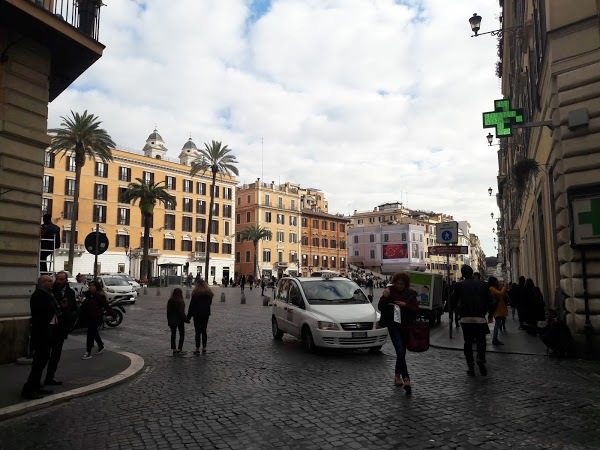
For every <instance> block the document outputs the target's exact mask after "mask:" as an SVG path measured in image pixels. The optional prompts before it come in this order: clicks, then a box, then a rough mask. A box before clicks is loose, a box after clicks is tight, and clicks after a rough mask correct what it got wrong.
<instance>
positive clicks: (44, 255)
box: [40, 214, 60, 273]
mask: <svg viewBox="0 0 600 450" xmlns="http://www.w3.org/2000/svg"><path fill="white" fill-rule="evenodd" d="M42 220H43V222H44V223H43V224H42V228H41V230H40V238H41V239H42V240H41V251H40V272H42V273H44V272H47V271H48V263H47V259H48V256H50V255H51V254H53V253H54V250H55V249H57V248H58V247H60V228H59V226H58V225H55V224H53V223H52V216H51V215H50V214H44V216H43V218H42Z"/></svg>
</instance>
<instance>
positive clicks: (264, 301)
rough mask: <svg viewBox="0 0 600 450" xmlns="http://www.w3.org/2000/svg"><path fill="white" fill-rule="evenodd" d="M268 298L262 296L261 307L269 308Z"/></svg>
mask: <svg viewBox="0 0 600 450" xmlns="http://www.w3.org/2000/svg"><path fill="white" fill-rule="evenodd" d="M269 300H270V299H269V297H267V296H266V295H263V306H269Z"/></svg>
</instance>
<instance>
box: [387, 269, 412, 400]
mask: <svg viewBox="0 0 600 450" xmlns="http://www.w3.org/2000/svg"><path fill="white" fill-rule="evenodd" d="M409 287H410V278H409V276H408V275H407V274H406V273H396V274H395V275H394V276H393V277H392V280H391V286H388V287H387V288H386V289H385V290H384V291H383V295H382V296H381V299H379V303H378V305H377V307H378V308H379V310H380V311H381V322H382V324H383V325H385V326H387V328H388V332H389V333H390V339H391V340H392V344H394V348H395V349H396V371H395V376H394V383H395V384H396V385H397V386H404V389H405V390H406V393H407V394H410V393H411V391H412V387H411V384H410V377H409V375H408V368H407V367H406V335H405V332H404V329H405V327H406V325H408V324H410V323H412V322H414V321H415V319H416V316H417V312H418V311H419V303H418V302H417V293H416V291H414V290H412V289H410V288H409ZM395 306H398V307H399V308H400V320H401V322H400V323H397V322H395V321H394V309H395V308H394V307H395Z"/></svg>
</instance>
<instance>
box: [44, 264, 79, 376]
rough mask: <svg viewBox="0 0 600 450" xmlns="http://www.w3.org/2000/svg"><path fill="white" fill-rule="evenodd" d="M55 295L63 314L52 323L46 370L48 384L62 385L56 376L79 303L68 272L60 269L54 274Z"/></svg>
mask: <svg viewBox="0 0 600 450" xmlns="http://www.w3.org/2000/svg"><path fill="white" fill-rule="evenodd" d="M52 295H53V296H54V298H55V300H56V302H57V304H58V306H59V307H60V310H61V314H60V315H59V316H58V317H57V323H56V325H52V337H51V339H50V346H51V348H50V359H49V361H48V370H47V371H46V381H44V384H45V385H46V386H60V385H62V384H63V383H62V381H59V380H57V379H56V378H54V375H55V374H56V369H57V368H58V363H59V361H60V356H61V355H62V348H63V344H64V343H65V339H66V338H67V336H68V335H69V332H70V331H71V328H72V327H73V325H74V323H75V312H76V310H77V303H76V300H75V291H74V290H73V289H71V288H70V287H69V284H68V283H67V273H66V272H65V271H60V272H58V273H57V274H56V275H55V276H54V286H53V288H52Z"/></svg>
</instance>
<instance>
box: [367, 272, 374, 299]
mask: <svg viewBox="0 0 600 450" xmlns="http://www.w3.org/2000/svg"><path fill="white" fill-rule="evenodd" d="M367 289H368V291H369V295H370V296H371V297H370V298H371V299H372V298H373V278H372V277H369V278H367Z"/></svg>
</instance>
